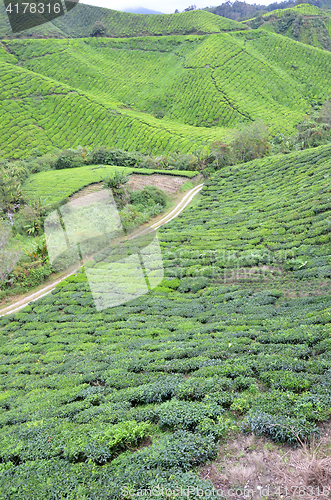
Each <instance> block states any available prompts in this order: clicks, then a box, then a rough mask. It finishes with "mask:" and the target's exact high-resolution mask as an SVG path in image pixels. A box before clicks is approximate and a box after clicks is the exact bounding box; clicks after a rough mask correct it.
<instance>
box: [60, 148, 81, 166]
mask: <svg viewBox="0 0 331 500" xmlns="http://www.w3.org/2000/svg"><path fill="white" fill-rule="evenodd" d="M83 165H84V159H83V157H82V155H80V154H78V153H76V152H75V151H70V150H68V151H63V152H62V153H61V154H60V156H59V157H58V159H57V160H56V162H55V168H56V169H57V170H61V169H62V168H76V167H82V166H83Z"/></svg>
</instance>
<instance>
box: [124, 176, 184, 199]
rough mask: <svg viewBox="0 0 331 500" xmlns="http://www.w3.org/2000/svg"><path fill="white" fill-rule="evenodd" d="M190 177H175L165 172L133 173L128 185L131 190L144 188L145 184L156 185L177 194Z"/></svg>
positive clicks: (167, 191)
mask: <svg viewBox="0 0 331 500" xmlns="http://www.w3.org/2000/svg"><path fill="white" fill-rule="evenodd" d="M188 180H191V179H188V178H186V177H175V176H172V175H163V174H152V175H142V174H132V175H130V179H129V182H128V183H127V186H128V188H129V189H131V191H137V190H139V189H143V188H144V187H145V186H155V187H158V188H160V189H162V190H163V191H165V192H166V193H169V194H175V193H177V192H178V191H179V190H180V188H181V187H182V185H183V184H185V182H187V181H188Z"/></svg>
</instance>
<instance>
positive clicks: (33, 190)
mask: <svg viewBox="0 0 331 500" xmlns="http://www.w3.org/2000/svg"><path fill="white" fill-rule="evenodd" d="M116 170H117V171H120V172H123V173H125V174H127V175H129V174H141V175H146V176H149V175H153V174H162V175H168V176H170V177H171V176H176V177H184V178H186V179H187V180H191V179H193V178H194V177H196V176H197V175H198V172H193V171H185V170H161V169H160V170H156V169H147V168H131V167H121V166H116V165H87V166H84V167H76V168H70V169H63V170H46V171H44V172H38V173H36V174H32V175H31V176H30V177H29V178H28V180H27V181H26V182H25V184H24V190H25V192H26V193H27V195H28V196H30V197H31V196H34V197H36V198H40V197H47V202H48V203H49V204H50V205H51V204H53V203H58V202H62V201H63V200H64V199H66V198H67V197H69V196H72V195H74V194H75V193H78V192H79V191H80V190H81V189H83V188H85V187H87V186H89V185H91V184H94V183H97V182H102V181H103V178H104V177H106V176H107V175H109V174H111V173H113V172H114V171H116Z"/></svg>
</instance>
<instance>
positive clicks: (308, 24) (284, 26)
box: [243, 3, 331, 50]
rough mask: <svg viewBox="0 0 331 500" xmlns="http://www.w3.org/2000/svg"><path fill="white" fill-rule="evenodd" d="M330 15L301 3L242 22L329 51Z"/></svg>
mask: <svg viewBox="0 0 331 500" xmlns="http://www.w3.org/2000/svg"><path fill="white" fill-rule="evenodd" d="M330 15H331V12H330V10H326V9H323V10H322V9H319V8H318V7H316V6H315V5H310V4H305V3H302V4H299V5H296V6H295V7H292V8H287V9H286V8H285V9H276V10H273V11H272V12H268V13H266V14H264V15H263V16H260V17H258V18H253V19H249V20H247V21H243V25H245V26H249V27H251V28H254V29H257V28H260V29H263V30H266V31H270V32H274V33H279V34H281V35H283V36H286V37H289V38H292V39H293V40H297V41H299V42H302V43H306V44H308V45H313V46H314V47H319V48H320V49H325V50H331V38H330V34H331V20H330Z"/></svg>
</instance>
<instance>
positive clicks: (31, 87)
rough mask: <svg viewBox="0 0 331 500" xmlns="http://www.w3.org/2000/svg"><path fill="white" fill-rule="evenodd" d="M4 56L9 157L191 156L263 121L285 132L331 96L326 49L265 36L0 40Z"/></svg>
mask: <svg viewBox="0 0 331 500" xmlns="http://www.w3.org/2000/svg"><path fill="white" fill-rule="evenodd" d="M0 60H1V61H3V62H2V63H1V83H2V90H1V103H0V104H1V108H0V111H1V119H2V124H3V136H2V137H3V141H2V146H1V149H2V150H3V151H4V155H5V157H22V156H26V155H27V154H29V153H30V152H31V150H32V149H33V148H37V147H38V148H39V150H41V151H45V150H47V149H49V148H51V147H59V148H61V149H63V148H66V147H70V146H78V145H81V146H92V145H94V146H96V145H106V146H116V147H120V148H124V149H137V150H139V151H141V152H147V153H150V152H153V153H155V154H159V153H162V152H167V151H176V150H181V151H183V152H188V151H193V150H194V149H196V148H197V147H200V146H203V145H206V144H208V143H210V142H212V141H214V140H217V139H226V138H230V137H231V134H232V133H233V129H234V128H235V127H238V126H240V124H241V123H250V122H252V121H255V120H257V119H261V120H263V121H264V122H265V123H266V125H268V126H269V127H270V129H271V131H272V132H273V133H288V134H289V133H291V132H292V131H293V129H294V127H295V125H296V124H297V123H298V122H299V121H301V120H302V119H303V117H304V115H305V114H306V113H307V112H309V111H310V109H311V102H312V101H313V100H316V99H318V100H319V101H320V102H323V100H325V99H326V98H327V96H328V95H329V94H330V91H331V83H330V79H329V73H330V71H331V55H330V54H329V53H328V52H326V51H322V50H319V49H315V48H313V47H309V46H307V45H303V44H299V43H297V42H294V41H292V40H289V39H288V38H285V37H282V36H280V35H276V34H273V33H267V32H266V31H263V30H261V31H254V32H253V31H252V32H238V33H224V34H217V35H209V36H186V37H185V36H171V37H141V38H131V39H116V40H115V39H83V40H22V41H20V40H12V41H3V42H2V48H0ZM243 75H244V77H243ZM22 124H25V125H26V126H25V127H22Z"/></svg>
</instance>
